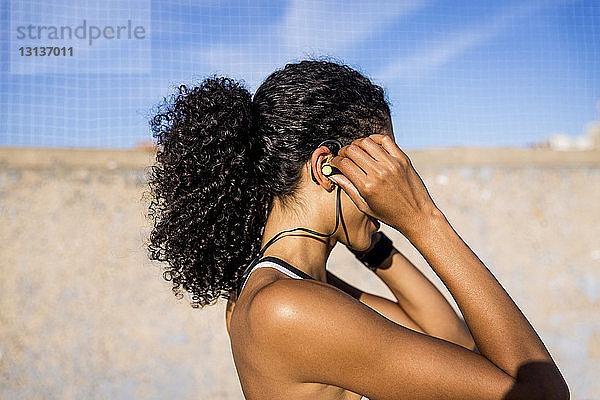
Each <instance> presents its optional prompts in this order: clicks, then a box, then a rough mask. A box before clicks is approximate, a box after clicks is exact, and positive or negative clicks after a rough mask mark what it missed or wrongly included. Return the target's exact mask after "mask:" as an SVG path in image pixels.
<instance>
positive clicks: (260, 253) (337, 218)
mask: <svg viewBox="0 0 600 400" xmlns="http://www.w3.org/2000/svg"><path fill="white" fill-rule="evenodd" d="M337 189H338V191H337V199H336V207H335V227H334V228H333V232H331V233H329V234H325V233H320V232H316V231H313V230H312V229H308V228H302V227H300V228H292V229H287V230H285V231H281V232H279V233H278V234H277V235H275V236H273V237H272V238H271V239H270V240H269V241H268V242H267V244H265V245H264V247H263V248H262V249H261V250H260V251H259V252H258V256H257V258H259V259H260V258H261V256H262V255H263V254H264V252H265V250H266V249H267V247H269V246H270V245H271V244H273V242H275V241H276V240H277V239H279V238H280V236H281V235H282V234H284V233H290V232H293V231H298V230H300V231H304V232H308V233H311V234H313V235H317V236H320V237H329V236H331V235H333V234H334V233H335V232H336V231H337V228H338V226H339V223H340V189H341V187H340V186H339V185H338V187H337Z"/></svg>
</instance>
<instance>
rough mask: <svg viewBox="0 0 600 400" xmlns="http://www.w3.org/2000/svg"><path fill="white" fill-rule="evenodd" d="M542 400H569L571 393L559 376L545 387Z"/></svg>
mask: <svg viewBox="0 0 600 400" xmlns="http://www.w3.org/2000/svg"><path fill="white" fill-rule="evenodd" d="M542 399H548V400H570V399H571V393H570V392H569V386H567V382H565V380H564V379H563V378H562V376H559V377H558V378H557V379H556V381H555V382H553V384H552V385H551V386H550V387H546V388H545V390H544V394H543V397H542Z"/></svg>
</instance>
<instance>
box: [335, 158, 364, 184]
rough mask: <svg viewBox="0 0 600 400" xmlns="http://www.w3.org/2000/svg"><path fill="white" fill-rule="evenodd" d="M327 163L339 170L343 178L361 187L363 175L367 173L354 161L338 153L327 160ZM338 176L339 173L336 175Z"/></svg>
mask: <svg viewBox="0 0 600 400" xmlns="http://www.w3.org/2000/svg"><path fill="white" fill-rule="evenodd" d="M329 163H330V164H331V165H333V166H334V167H336V168H337V169H339V170H340V172H341V173H342V174H344V178H347V179H349V180H350V182H351V184H353V186H355V187H356V188H358V189H359V190H361V189H362V187H363V183H364V181H365V177H366V176H367V174H366V173H365V171H363V170H362V169H361V168H360V167H359V166H358V165H357V164H355V163H354V161H352V160H351V159H350V158H348V157H344V156H341V155H339V153H338V155H337V156H335V157H333V158H332V159H331V160H329ZM336 176H339V175H336Z"/></svg>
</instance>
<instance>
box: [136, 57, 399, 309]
mask: <svg viewBox="0 0 600 400" xmlns="http://www.w3.org/2000/svg"><path fill="white" fill-rule="evenodd" d="M164 100H165V101H164V103H163V104H161V105H160V110H159V112H158V113H157V114H156V115H154V116H153V117H152V118H151V120H150V126H151V129H152V134H153V137H155V138H156V139H157V141H156V145H157V152H156V161H157V163H156V164H155V165H154V166H152V167H151V169H150V173H149V176H148V184H149V186H150V189H151V195H152V201H151V203H150V206H149V211H150V212H149V214H148V215H149V216H150V217H151V219H153V223H154V226H153V230H152V232H151V234H150V237H149V240H148V242H149V243H148V250H149V253H150V255H149V257H150V259H152V260H158V261H166V262H167V263H168V266H167V267H166V269H165V271H164V273H163V277H164V279H166V280H167V281H172V284H173V288H172V290H173V292H174V293H175V295H176V296H177V297H179V298H181V297H182V296H183V290H185V291H186V292H187V293H188V294H190V295H191V296H190V298H191V303H190V305H191V306H192V307H194V308H198V307H203V306H205V305H209V304H214V303H215V302H216V301H217V300H218V298H219V297H223V298H225V299H229V298H230V297H231V296H234V293H235V288H236V287H237V286H238V284H239V283H240V282H239V281H240V279H241V275H242V273H243V271H244V269H245V268H246V267H247V266H248V264H249V263H250V262H251V261H252V260H253V258H254V257H256V255H257V254H258V252H259V251H260V244H261V239H262V234H263V232H264V225H265V223H266V220H267V216H268V213H269V211H270V209H271V206H272V203H273V199H274V198H275V197H278V199H280V200H281V201H282V203H283V204H284V205H285V204H286V203H287V202H289V201H293V199H294V194H295V193H296V191H297V189H298V185H299V181H300V177H301V171H302V165H303V164H304V163H306V161H307V160H309V159H310V157H311V155H312V153H313V151H314V150H315V149H316V148H317V146H318V145H319V143H320V142H322V141H323V140H325V139H337V140H339V141H340V142H342V144H344V145H347V144H350V143H351V142H352V141H353V140H355V139H357V138H361V137H365V136H368V135H370V134H371V133H373V132H375V131H376V130H378V129H381V128H383V127H384V126H385V125H386V123H387V119H389V118H390V107H389V100H388V99H387V96H386V95H385V91H384V89H383V88H381V87H380V86H378V85H375V84H373V83H372V82H371V81H370V80H369V79H368V78H366V77H365V76H363V75H362V74H361V73H360V72H358V71H356V70H354V69H352V68H350V67H349V66H347V65H340V64H338V63H336V62H332V61H329V60H323V59H321V60H303V61H300V62H298V63H289V64H286V65H285V67H284V68H283V69H281V70H276V71H275V72H273V73H272V74H271V75H270V76H269V77H267V78H266V80H265V81H264V82H263V83H262V84H261V85H260V87H259V88H258V89H257V90H256V93H255V94H254V99H252V98H251V95H250V93H249V91H248V90H247V89H246V88H245V87H244V86H243V84H240V83H237V82H235V80H233V79H231V78H229V77H217V76H215V75H212V76H210V77H208V78H206V79H204V81H203V82H202V83H201V84H200V85H199V86H195V87H193V88H189V87H187V86H186V85H185V84H182V85H180V86H179V87H178V93H174V94H173V95H172V96H171V98H170V99H166V98H165V99H164Z"/></svg>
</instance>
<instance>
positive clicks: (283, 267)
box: [237, 256, 369, 400]
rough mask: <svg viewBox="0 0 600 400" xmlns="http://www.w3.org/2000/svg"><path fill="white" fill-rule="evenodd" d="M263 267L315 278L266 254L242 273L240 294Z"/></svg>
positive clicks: (294, 275) (295, 276)
mask: <svg viewBox="0 0 600 400" xmlns="http://www.w3.org/2000/svg"><path fill="white" fill-rule="evenodd" d="M261 267H269V268H275V269H276V270H278V271H281V272H283V273H284V274H286V275H287V276H289V277H292V278H294V279H313V280H314V278H313V277H312V276H310V275H308V274H307V273H306V272H304V271H301V270H299V269H298V268H296V267H294V266H293V265H290V264H289V263H287V262H285V261H283V260H282V259H280V258H277V257H273V256H266V257H263V258H261V259H260V260H258V262H257V263H256V264H255V265H254V267H252V269H250V270H248V269H247V270H246V271H245V272H244V274H243V275H242V284H241V285H240V287H239V290H238V291H237V292H238V296H239V293H241V292H242V289H243V288H244V285H246V282H247V281H248V278H249V277H250V274H251V273H252V272H253V271H255V270H256V269H258V268H261ZM360 400H369V398H368V397H365V396H363V397H361V398H360Z"/></svg>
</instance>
